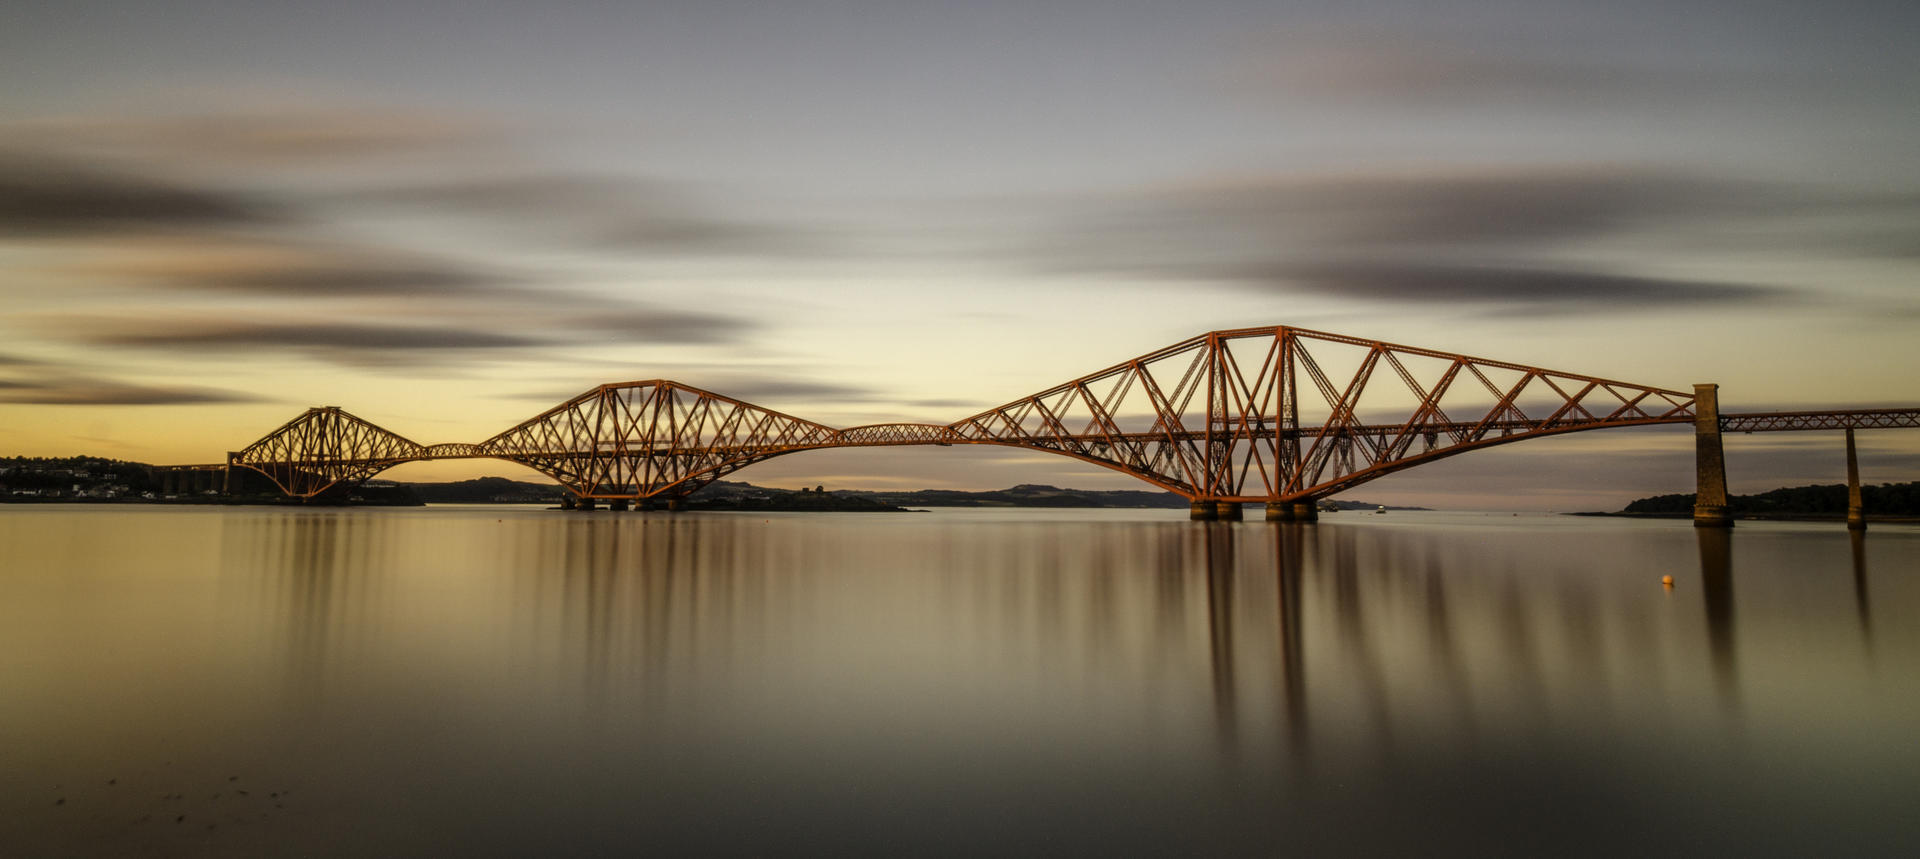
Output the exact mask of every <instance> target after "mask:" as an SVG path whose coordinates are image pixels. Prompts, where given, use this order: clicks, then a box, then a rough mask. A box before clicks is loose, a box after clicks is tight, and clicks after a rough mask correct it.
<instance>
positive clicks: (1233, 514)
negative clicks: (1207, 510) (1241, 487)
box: [1213, 501, 1240, 520]
mask: <svg viewBox="0 0 1920 859" xmlns="http://www.w3.org/2000/svg"><path fill="white" fill-rule="evenodd" d="M1213 518H1215V519H1227V520H1232V519H1239V518H1240V502H1238V501H1218V502H1215V503H1214V505H1213Z"/></svg>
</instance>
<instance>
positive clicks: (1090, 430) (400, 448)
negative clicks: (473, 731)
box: [227, 326, 1920, 518]
mask: <svg viewBox="0 0 1920 859" xmlns="http://www.w3.org/2000/svg"><path fill="white" fill-rule="evenodd" d="M1714 400H1715V394H1714V386H1712V385H1697V386H1695V389H1694V391H1693V392H1691V393H1689V392H1685V391H1679V390H1669V389H1665V388H1655V387H1649V386H1646V385H1637V384H1632V383H1628V382H1620V381H1615V380H1612V379H1604V378H1600V377H1597V376H1587V375H1582V374H1579V373H1566V372H1560V371H1556V370H1546V369H1542V368H1539V367H1529V366H1524V365H1521V364H1513V363H1508V362H1505V361H1494V360H1489V359H1485V358H1474V357H1469V356H1466V355H1455V354H1451V353H1446V352H1438V351H1434V350H1431V349H1420V348H1414V347H1411V346H1399V345H1394V344H1391V343H1382V342H1379V341H1374V340H1364V339H1360V338H1356V337H1348V336H1343V335H1339V334H1328V333H1324V332H1319V331H1307V330H1304V329H1299V328H1290V327H1284V326H1276V327H1267V328H1243V329H1237V330H1230V331H1213V332H1209V333H1207V334H1202V335H1200V336H1198V337H1194V338H1192V339H1190V340H1186V341H1183V342H1180V343H1176V344H1174V345H1172V346H1168V347H1166V348H1164V349H1160V350H1157V351H1154V352H1151V353H1149V354H1146V355H1142V356H1140V357H1138V358H1133V359H1131V360H1127V361H1123V362H1121V363H1119V364H1115V365H1113V366H1111V367H1108V368H1106V369H1104V370H1100V371H1098V372H1095V373H1091V374H1088V375H1085V376H1082V377H1080V378H1077V379H1074V380H1072V381H1069V382H1064V383H1061V384H1059V385H1055V386H1053V387H1051V388H1048V389H1046V390H1044V391H1041V392H1039V393H1037V394H1033V395H1031V396H1027V397H1022V398H1020V399H1017V400H1014V401H1012V402H1009V403H1007V404H1006V405H1003V406H999V407H997V408H992V409H988V410H986V411H983V412H980V413H979V414H976V415H972V416H970V417H967V418H963V419H961V420H958V421H954V422H953V423H950V424H875V425H870V426H859V427H851V428H845V429H836V428H834V427H830V426H827V425H825V424H820V423H816V422H814V421H810V420H806V419H804V418H799V417H795V416H793V415H789V414H783V413H781V412H776V411H773V410H771V409H766V408H762V407H760V406H756V405H754V404H752V403H747V402H743V401H741V400H736V399H734V398H732V397H728V396H725V395H723V394H719V393H715V392H712V391H706V390H702V389H700V388H696V387H693V386H691V385H685V384H681V383H679V382H672V381H667V380H664V379H655V380H650V381H643V382H620V383H613V384H605V385H601V386H599V387H597V388H594V389H592V390H589V391H586V392H585V393H582V394H580V395H579V396H577V397H574V398H573V399H570V400H568V401H566V402H564V403H561V404H560V405H557V406H554V407H553V408H551V409H548V410H547V411H545V412H542V413H541V414H539V415H536V416H534V417H532V418H529V419H528V420H526V421H525V422H523V423H521V424H520V425H518V426H515V427H513V428H511V429H508V430H506V431H505V432H502V433H500V434H498V435H496V436H494V437H492V438H489V439H487V440H485V441H482V442H478V443H474V444H436V445H424V444H420V443H418V442H415V441H413V440H411V439H408V438H405V437H402V436H400V435H397V434H395V433H393V432H389V431H388V430H385V429H382V428H380V427H378V426H375V425H373V424H371V423H368V422H366V421H364V420H361V419H360V418H357V417H355V416H353V415H351V414H349V413H347V412H345V411H343V410H341V409H340V408H338V407H334V406H328V407H323V408H315V409H310V410H308V411H307V412H306V413H305V414H302V415H300V416H299V417H297V418H295V419H293V420H291V421H288V422H287V423H286V425H284V426H282V427H280V428H279V429H276V430H274V431H273V432H271V433H268V434H267V436H266V437H264V438H262V439H260V440H259V441H257V442H254V443H253V444H251V445H249V446H248V447H247V448H246V449H245V450H242V451H239V452H237V453H233V454H230V455H229V457H228V463H227V465H228V467H229V468H232V467H244V468H249V469H253V470H255V471H258V472H260V473H261V474H264V475H266V476H267V477H268V478H270V479H272V480H273V482H274V483H275V484H276V485H277V486H279V487H280V489H281V490H282V491H284V492H285V493H287V494H288V495H290V496H297V497H302V498H309V499H310V498H313V497H315V496H317V495H320V494H321V493H324V492H327V491H328V490H330V489H335V488H336V487H341V486H352V485H355V484H357V483H359V482H360V481H363V480H366V479H367V478H369V477H372V476H373V475H375V474H377V473H379V472H381V471H383V470H385V469H387V468H391V467H393V466H395V465H399V464H401V463H405V462H415V461H420V460H430V459H455V458H472V457H491V458H495V459H503V460H508V461H511V462H517V463H520V464H522V465H525V466H528V467H530V468H533V469H535V470H537V471H540V472H542V473H544V474H546V475H548V476H550V477H552V478H553V479H555V480H557V481H559V482H560V484H562V485H563V486H565V487H566V488H567V490H568V491H570V492H572V493H573V494H574V496H576V497H577V498H579V499H581V500H583V501H590V500H592V499H602V500H607V501H611V502H614V503H616V504H619V505H620V506H624V505H625V503H626V502H630V501H637V502H647V501H668V502H672V501H677V500H678V499H682V498H684V497H686V495H687V494H688V493H691V492H692V491H694V490H695V489H698V488H699V487H701V486H704V485H706V484H708V483H710V482H712V481H714V480H716V479H718V478H720V477H723V476H725V475H727V474H730V473H732V472H734V471H738V470H739V469H742V468H745V467H747V466H749V465H752V464H754V463H756V462H760V461H762V460H765V459H770V458H773V457H776V456H782V455H785V454H789V453H797V452H800V451H807V450H821V449H825V448H836V447H883V446H898V445H956V444H988V445H1000V446H1005V447H1017V448H1026V449H1031V450H1038V451H1045V452H1048V453H1056V454H1060V455H1063V456H1070V457H1073V458H1075V459H1079V460H1082V461H1085V462H1090V463H1093V464H1095V465H1099V466H1103V467H1106V468H1111V469H1114V470H1116V471H1121V472H1125V473H1127V474H1130V475H1133V476H1135V477H1138V478H1140V479H1141V480H1145V481H1147V482H1148V483H1152V484H1154V485H1156V486H1159V487H1162V488H1164V489H1167V490H1170V491H1172V492H1175V493H1178V494H1180V495H1182V496H1185V497H1186V498H1188V499H1189V500H1191V501H1192V502H1194V511H1195V513H1196V515H1207V514H1211V513H1213V512H1215V511H1216V510H1217V511H1219V512H1221V513H1227V514H1229V515H1237V514H1238V511H1239V509H1240V507H1239V505H1240V504H1242V503H1246V502H1266V503H1267V505H1268V506H1267V510H1268V513H1269V515H1270V516H1272V517H1273V518H1291V517H1293V516H1296V515H1297V516H1301V517H1311V516H1312V514H1313V511H1314V509H1315V508H1314V502H1315V501H1316V500H1317V499H1319V498H1322V497H1324V496H1328V495H1332V494H1334V493H1336V492H1340V491H1342V490H1345V489H1348V488H1351V487H1353V486H1355V485H1358V484H1360V483H1364V482H1366V481H1369V480H1373V479H1374V478H1377V477H1382V476H1384V475H1388V474H1392V473H1394V472H1396V471H1400V470H1402V469H1407V468H1412V467H1414V466H1416V465H1420V464H1422V463H1426V462H1431V461H1433V460H1436V459H1441V458H1443V457H1448V456H1453V455H1455V454H1459V453H1465V452H1467V451H1470V450H1477V449H1479V448H1484V447H1490V446H1492V445H1497V444H1507V443H1510V442H1516V441H1522V440H1525V439H1530V438H1538V437H1541V436H1548V435H1558V434H1561V433H1569V432H1580V431H1585V430H1595V429H1606V428H1611V427H1629V426H1644V425H1649V424H1671V423H1690V424H1694V425H1695V427H1696V430H1697V431H1698V432H1699V433H1701V438H1702V439H1703V440H1702V443H1701V444H1702V447H1701V452H1702V460H1701V463H1702V487H1703V493H1702V498H1701V502H1702V504H1707V503H1708V502H1709V501H1711V500H1712V499H1711V498H1710V497H1709V496H1711V495H1712V491H1711V489H1710V488H1708V487H1707V485H1706V484H1707V482H1708V481H1707V475H1706V470H1707V467H1708V462H1707V459H1708V451H1707V449H1706V444H1707V442H1706V438H1707V435H1709V434H1710V435H1711V448H1712V449H1711V452H1710V453H1711V460H1712V463H1711V465H1712V467H1713V469H1714V470H1715V471H1716V472H1719V468H1720V467H1719V460H1720V446H1719V432H1721V431H1722V430H1725V431H1748V432H1751V431H1763V430H1808V429H1848V430H1852V429H1855V428H1869V427H1895V426H1899V427H1915V426H1920V409H1895V410H1871V411H1841V412H1835V411H1825V412H1776V413H1768V414H1720V413H1719V412H1718V408H1717V404H1716V403H1715V401H1714ZM1849 440H1851V435H1849ZM1719 475H1720V476H1719V481H1720V489H1719V494H1720V496H1721V497H1722V500H1721V502H1720V503H1721V504H1722V505H1724V503H1725V502H1724V494H1725V489H1724V483H1725V478H1724V472H1719ZM671 506H677V505H671Z"/></svg>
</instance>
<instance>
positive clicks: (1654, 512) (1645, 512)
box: [1580, 482, 1920, 519]
mask: <svg viewBox="0 0 1920 859" xmlns="http://www.w3.org/2000/svg"><path fill="white" fill-rule="evenodd" d="M1860 498H1861V506H1862V507H1864V508H1865V509H1866V511H1867V516H1868V518H1871V519H1911V518H1916V517H1920V482H1916V483H1882V484H1880V485H1878V486H1862V487H1860ZM1727 501H1728V504H1727V507H1728V509H1729V512H1731V513H1732V514H1733V515H1734V516H1741V517H1746V518H1752V519H1829V518H1831V519H1838V518H1843V517H1845V516H1846V515H1847V486H1846V484H1844V483H1828V484H1820V485H1814V486H1792V487H1785V488H1781V489H1775V490H1771V491H1768V492H1761V493H1759V494H1756V495H1733V496H1729V497H1728V499H1727ZM1580 515H1583V516H1646V517H1654V518H1664V517H1674V518H1684V517H1690V516H1692V515H1693V494H1692V493H1686V494H1675V495H1655V496H1652V497H1649V498H1641V499H1637V500H1635V501H1633V502H1631V503H1629V504H1628V505H1627V506H1626V509H1623V510H1620V511H1619V512H1616V513H1583V514H1580Z"/></svg>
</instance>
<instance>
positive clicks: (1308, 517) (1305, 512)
mask: <svg viewBox="0 0 1920 859" xmlns="http://www.w3.org/2000/svg"><path fill="white" fill-rule="evenodd" d="M1293 520H1294V521H1295V522H1318V521H1320V503H1319V502H1317V501H1295V502H1293Z"/></svg>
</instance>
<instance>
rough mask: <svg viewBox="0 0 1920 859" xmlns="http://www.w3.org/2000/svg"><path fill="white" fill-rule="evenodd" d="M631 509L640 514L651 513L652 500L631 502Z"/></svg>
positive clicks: (644, 499) (645, 499) (643, 499)
mask: <svg viewBox="0 0 1920 859" xmlns="http://www.w3.org/2000/svg"><path fill="white" fill-rule="evenodd" d="M633 509H635V510H638V511H640V512H642V513H651V512H653V499H652V498H641V499H638V500H636V501H634V502H633Z"/></svg>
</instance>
